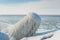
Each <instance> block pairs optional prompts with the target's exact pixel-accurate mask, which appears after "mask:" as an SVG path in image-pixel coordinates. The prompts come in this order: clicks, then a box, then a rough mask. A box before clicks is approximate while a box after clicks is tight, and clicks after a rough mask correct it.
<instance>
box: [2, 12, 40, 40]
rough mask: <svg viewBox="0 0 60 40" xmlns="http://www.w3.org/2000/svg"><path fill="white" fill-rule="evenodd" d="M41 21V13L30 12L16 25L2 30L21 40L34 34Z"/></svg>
mask: <svg viewBox="0 0 60 40" xmlns="http://www.w3.org/2000/svg"><path fill="white" fill-rule="evenodd" d="M40 22H41V18H40V16H39V15H37V14H36V13H30V14H28V15H27V16H25V17H24V18H23V19H22V20H20V21H18V22H17V23H16V24H15V25H13V26H10V27H7V28H5V29H4V30H2V32H4V33H7V34H8V35H9V36H10V37H13V38H16V40H19V39H21V38H23V37H29V36H32V35H33V34H34V33H35V31H36V30H37V28H38V27H39V26H40Z"/></svg>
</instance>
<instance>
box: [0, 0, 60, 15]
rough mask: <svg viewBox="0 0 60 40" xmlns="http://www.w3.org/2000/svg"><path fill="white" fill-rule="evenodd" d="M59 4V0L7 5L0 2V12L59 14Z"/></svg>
mask: <svg viewBox="0 0 60 40" xmlns="http://www.w3.org/2000/svg"><path fill="white" fill-rule="evenodd" d="M59 4H60V2H59V0H41V1H35V2H27V3H19V4H9V5H2V4H0V14H27V13H29V12H36V13H38V14H40V15H51V14H53V15H57V14H58V15H59V13H60V5H59Z"/></svg>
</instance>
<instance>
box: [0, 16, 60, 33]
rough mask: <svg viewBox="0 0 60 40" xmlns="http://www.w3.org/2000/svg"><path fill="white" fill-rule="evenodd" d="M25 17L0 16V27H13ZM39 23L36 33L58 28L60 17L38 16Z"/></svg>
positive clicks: (59, 26)
mask: <svg viewBox="0 0 60 40" xmlns="http://www.w3.org/2000/svg"><path fill="white" fill-rule="evenodd" d="M24 16H25V15H0V27H7V24H8V25H14V24H15V23H16V22H18V21H19V20H21V19H22V18H23V17H24ZM40 17H41V23H40V27H39V28H38V29H37V31H36V33H43V32H47V31H50V30H55V29H58V28H60V16H59V15H58V16H57V15H40Z"/></svg>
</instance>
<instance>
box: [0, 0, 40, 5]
mask: <svg viewBox="0 0 60 40" xmlns="http://www.w3.org/2000/svg"><path fill="white" fill-rule="evenodd" d="M34 1H40V0H0V4H16V3H25V2H34Z"/></svg>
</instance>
